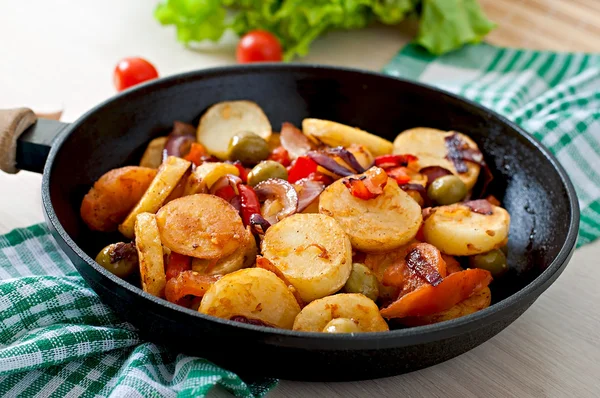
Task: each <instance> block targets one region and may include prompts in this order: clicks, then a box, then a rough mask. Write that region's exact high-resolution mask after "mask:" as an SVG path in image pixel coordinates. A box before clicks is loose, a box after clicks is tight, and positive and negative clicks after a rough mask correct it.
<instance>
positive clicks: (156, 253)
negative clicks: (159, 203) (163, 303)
mask: <svg viewBox="0 0 600 398" xmlns="http://www.w3.org/2000/svg"><path fill="white" fill-rule="evenodd" d="M135 246H136V248H137V252H138V258H139V262H140V276H141V281H142V289H143V290H144V291H145V292H148V293H150V294H152V295H154V296H157V297H163V296H164V293H165V284H166V283H167V277H166V275H165V264H164V258H163V250H162V244H161V242H160V235H159V233H158V226H157V225H156V217H155V216H154V214H151V213H141V214H138V215H137V217H136V222H135Z"/></svg>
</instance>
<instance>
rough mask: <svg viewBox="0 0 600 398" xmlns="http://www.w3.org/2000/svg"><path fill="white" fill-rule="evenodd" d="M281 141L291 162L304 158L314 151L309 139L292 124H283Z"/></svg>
mask: <svg viewBox="0 0 600 398" xmlns="http://www.w3.org/2000/svg"><path fill="white" fill-rule="evenodd" d="M279 139H280V140H281V146H283V147H284V148H285V150H286V151H287V152H288V154H289V155H290V159H291V160H294V159H297V158H299V157H300V156H304V155H306V153H307V152H308V151H310V150H312V145H311V144H310V141H309V140H308V138H307V137H306V136H305V135H304V134H302V131H300V130H299V129H298V128H296V126H294V125H293V124H291V123H283V125H282V126H281V134H280V136H279Z"/></svg>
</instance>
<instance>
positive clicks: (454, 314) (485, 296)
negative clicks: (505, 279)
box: [401, 287, 492, 326]
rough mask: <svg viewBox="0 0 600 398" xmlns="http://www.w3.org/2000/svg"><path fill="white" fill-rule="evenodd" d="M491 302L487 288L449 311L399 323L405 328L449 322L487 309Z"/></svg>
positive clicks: (410, 318) (403, 320)
mask: <svg viewBox="0 0 600 398" xmlns="http://www.w3.org/2000/svg"><path fill="white" fill-rule="evenodd" d="M491 302H492V292H491V291H490V288H489V287H485V288H483V289H481V290H480V291H478V292H475V294H473V295H472V296H471V297H469V298H468V299H466V300H463V301H461V302H460V303H458V304H456V305H455V306H454V307H452V308H450V309H449V310H446V311H442V312H438V313H437V314H433V315H427V316H419V317H408V318H403V319H401V322H402V323H403V324H405V325H407V326H422V325H431V324H433V323H438V322H443V321H449V320H451V319H455V318H460V317H462V316H466V315H469V314H473V313H474V312H477V311H479V310H482V309H484V308H487V307H489V306H490V303H491Z"/></svg>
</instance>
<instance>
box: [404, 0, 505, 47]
mask: <svg viewBox="0 0 600 398" xmlns="http://www.w3.org/2000/svg"><path fill="white" fill-rule="evenodd" d="M495 27H496V24H494V23H493V22H491V21H490V20H489V19H487V18H486V16H485V14H484V13H483V11H482V10H481V7H480V6H479V3H477V0H423V4H422V12H421V22H420V25H419V34H418V36H417V40H416V41H417V43H418V44H420V45H422V46H423V47H425V48H426V49H427V50H428V51H429V52H431V53H433V54H436V55H439V54H444V53H447V52H450V51H452V50H456V49H458V48H460V47H462V46H463V45H464V44H467V43H479V42H480V41H481V40H483V38H484V37H485V35H487V34H488V33H489V32H490V31H492V30H493V29H494V28H495Z"/></svg>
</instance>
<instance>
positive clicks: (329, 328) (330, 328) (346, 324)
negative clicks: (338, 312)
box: [323, 318, 360, 333]
mask: <svg viewBox="0 0 600 398" xmlns="http://www.w3.org/2000/svg"><path fill="white" fill-rule="evenodd" d="M323 332H325V333H360V329H359V328H358V325H357V324H356V322H354V321H353V320H352V319H348V318H335V319H332V320H331V321H329V323H328V324H327V325H325V328H323Z"/></svg>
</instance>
